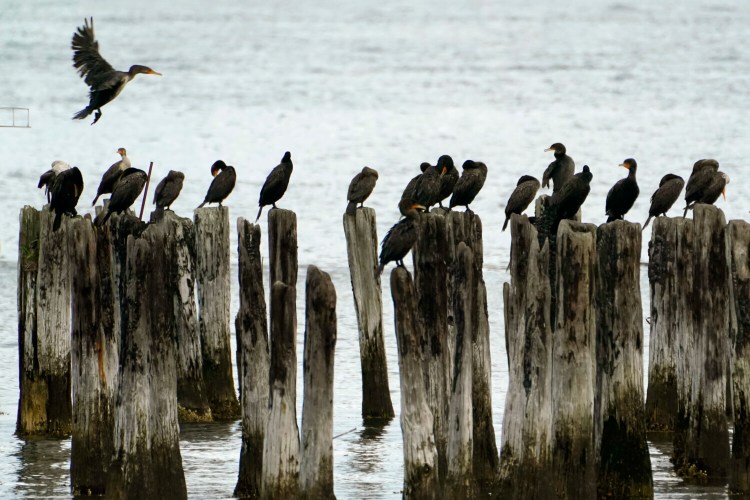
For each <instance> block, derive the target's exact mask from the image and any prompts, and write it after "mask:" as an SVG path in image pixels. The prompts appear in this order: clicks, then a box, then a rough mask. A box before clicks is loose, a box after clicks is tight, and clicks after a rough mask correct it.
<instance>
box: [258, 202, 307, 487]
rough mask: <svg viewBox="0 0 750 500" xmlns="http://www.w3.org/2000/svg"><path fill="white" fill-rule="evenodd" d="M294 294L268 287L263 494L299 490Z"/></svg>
mask: <svg viewBox="0 0 750 500" xmlns="http://www.w3.org/2000/svg"><path fill="white" fill-rule="evenodd" d="M271 213H273V211H272V212H271ZM296 296H297V292H296V290H295V287H294V286H292V285H287V284H285V283H282V282H280V281H277V282H276V283H274V284H273V287H272V288H271V338H270V341H271V370H270V380H269V385H270V396H269V398H270V400H269V407H268V421H267V424H266V432H265V441H264V443H263V472H262V475H263V483H262V496H263V497H264V498H293V497H295V496H296V495H297V494H298V492H299V430H298V428H297V410H296V408H297V405H296V394H297V387H296V385H297V383H296V381H297V328H296V327H297V321H296V313H295V310H296V305H295V301H296Z"/></svg>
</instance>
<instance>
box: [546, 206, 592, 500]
mask: <svg viewBox="0 0 750 500" xmlns="http://www.w3.org/2000/svg"><path fill="white" fill-rule="evenodd" d="M557 273H558V274H557V280H556V281H557V315H556V318H557V319H556V322H555V330H554V333H553V334H552V432H551V435H552V466H553V468H554V475H555V481H554V483H555V484H554V488H555V491H556V492H557V493H558V495H560V496H562V497H564V498H595V496H596V469H595V465H596V459H595V453H594V439H593V436H594V432H593V430H594V429H593V425H594V415H593V409H594V340H595V338H596V331H595V330H596V318H595V309H594V299H595V293H596V291H595V289H594V275H595V273H596V226H594V225H593V224H581V223H578V222H574V221H569V220H563V221H562V222H561V223H560V227H559V228H558V232H557Z"/></svg>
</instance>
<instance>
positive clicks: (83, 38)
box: [70, 17, 114, 89]
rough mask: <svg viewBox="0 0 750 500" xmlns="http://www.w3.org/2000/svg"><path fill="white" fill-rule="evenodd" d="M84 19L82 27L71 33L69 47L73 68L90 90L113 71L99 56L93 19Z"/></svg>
mask: <svg viewBox="0 0 750 500" xmlns="http://www.w3.org/2000/svg"><path fill="white" fill-rule="evenodd" d="M90 20H91V23H90V24H89V20H88V19H84V25H83V26H79V27H78V30H77V31H76V32H75V33H73V41H72V42H71V44H70V47H71V48H72V49H73V67H75V68H76V69H77V70H78V73H79V74H80V75H81V77H82V78H83V81H85V82H86V85H88V86H89V87H91V88H92V89H93V88H95V87H98V86H99V85H100V84H101V83H102V81H103V80H106V78H107V77H108V76H109V73H111V72H112V71H114V68H112V66H111V65H110V64H109V63H108V62H107V61H106V60H104V58H103V57H102V56H101V54H99V42H97V41H96V37H95V36H94V18H93V17H92V18H90Z"/></svg>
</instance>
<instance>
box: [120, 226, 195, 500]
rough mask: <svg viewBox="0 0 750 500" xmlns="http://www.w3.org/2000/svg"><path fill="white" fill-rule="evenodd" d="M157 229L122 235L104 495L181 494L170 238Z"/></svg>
mask: <svg viewBox="0 0 750 500" xmlns="http://www.w3.org/2000/svg"><path fill="white" fill-rule="evenodd" d="M164 229H165V228H164V227H163V226H150V227H149V228H148V229H146V231H144V232H143V234H141V235H140V237H134V236H130V237H129V238H128V243H127V258H126V266H125V269H124V273H123V278H124V280H125V287H124V290H125V294H124V296H123V297H122V300H123V301H124V307H123V310H122V312H123V315H122V328H123V335H122V339H123V344H122V346H121V351H120V365H121V372H120V386H119V393H118V397H117V406H116V409H115V424H114V453H113V461H112V463H111V466H110V470H109V474H108V477H107V486H106V490H107V495H108V496H109V497H112V498H139V497H140V498H187V491H186V487H185V476H184V473H183V470H182V458H181V455H180V447H179V425H178V419H177V366H176V364H177V361H176V360H177V346H176V325H175V318H174V314H173V310H174V309H173V296H172V293H171V291H170V286H171V283H170V281H169V275H170V274H171V273H172V272H173V259H172V256H173V252H172V250H171V248H170V246H171V245H172V242H171V241H170V239H169V235H168V233H167V232H166V231H165V230H164Z"/></svg>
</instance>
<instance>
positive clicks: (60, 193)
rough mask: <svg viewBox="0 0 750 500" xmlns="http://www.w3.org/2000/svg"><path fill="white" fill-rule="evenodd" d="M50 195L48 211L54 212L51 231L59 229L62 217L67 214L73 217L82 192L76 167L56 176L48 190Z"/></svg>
mask: <svg viewBox="0 0 750 500" xmlns="http://www.w3.org/2000/svg"><path fill="white" fill-rule="evenodd" d="M49 191H50V193H51V195H52V198H51V200H50V204H49V207H50V210H53V211H54V212H55V222H54V223H53V224H52V230H53V231H57V230H58V229H60V223H61V222H62V215H63V214H68V215H70V216H75V215H76V214H77V212H76V205H77V204H78V198H79V197H80V196H81V193H82V192H83V176H82V175H81V171H80V170H78V167H73V168H70V166H68V168H67V169H65V170H63V171H62V172H60V173H59V174H57V175H56V176H55V178H54V180H53V181H52V185H51V186H50V188H49Z"/></svg>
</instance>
